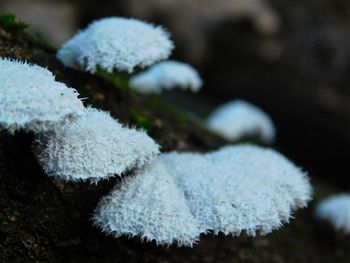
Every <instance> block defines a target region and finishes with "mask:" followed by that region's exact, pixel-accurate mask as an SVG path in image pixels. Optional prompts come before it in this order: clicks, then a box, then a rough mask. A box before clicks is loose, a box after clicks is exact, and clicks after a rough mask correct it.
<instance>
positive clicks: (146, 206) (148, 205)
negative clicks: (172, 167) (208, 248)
mask: <svg viewBox="0 0 350 263" xmlns="http://www.w3.org/2000/svg"><path fill="white" fill-rule="evenodd" d="M183 195H184V194H183V192H182V191H181V189H179V188H178V187H177V185H176V183H175V182H174V178H173V177H172V175H171V174H170V173H169V167H167V166H166V165H165V164H164V163H163V162H161V161H156V162H155V163H154V164H153V165H152V167H151V168H148V169H145V170H144V171H143V172H142V174H140V175H137V176H136V177H128V178H126V179H124V180H123V182H122V184H121V185H119V186H117V187H116V188H115V189H114V190H113V191H112V192H111V194H110V195H108V196H106V197H104V198H103V199H102V201H100V203H99V207H98V211H97V212H96V214H95V216H94V223H95V224H96V225H98V226H100V227H101V228H102V229H103V231H104V232H106V233H108V234H112V235H114V236H115V237H119V236H122V235H127V236H130V237H134V236H139V237H141V239H142V240H146V241H155V242H156V243H157V244H158V245H170V244H172V243H178V244H179V245H185V246H192V244H193V243H194V242H195V241H196V240H197V239H198V238H199V235H200V230H199V228H198V226H197V222H196V221H195V219H194V217H193V216H192V214H191V211H190V209H189V207H188V205H187V203H186V200H185V198H184V197H183Z"/></svg>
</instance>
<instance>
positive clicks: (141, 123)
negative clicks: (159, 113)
mask: <svg viewBox="0 0 350 263" xmlns="http://www.w3.org/2000/svg"><path fill="white" fill-rule="evenodd" d="M129 113H130V116H131V119H132V120H133V121H134V122H135V123H136V125H137V127H138V128H142V129H144V130H146V131H147V132H151V131H152V130H153V129H154V128H155V124H154V121H153V119H152V117H151V116H150V114H149V113H148V112H147V111H140V110H138V109H136V108H129Z"/></svg>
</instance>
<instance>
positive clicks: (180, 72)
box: [130, 60, 203, 94]
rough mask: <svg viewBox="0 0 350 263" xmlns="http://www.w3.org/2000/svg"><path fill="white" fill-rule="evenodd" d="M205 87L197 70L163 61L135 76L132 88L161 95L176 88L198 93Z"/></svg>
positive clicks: (131, 83)
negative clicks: (163, 91) (164, 91)
mask: <svg viewBox="0 0 350 263" xmlns="http://www.w3.org/2000/svg"><path fill="white" fill-rule="evenodd" d="M202 85H203V81H202V79H201V78H200V76H199V74H198V72H197V70H195V69H194V68H193V67H192V66H190V65H189V64H186V63H182V62H178V61H173V60H169V61H163V62H160V63H158V64H156V65H153V66H152V67H151V68H149V69H148V70H146V71H145V72H142V73H139V74H137V75H135V76H133V77H132V78H131V80H130V86H131V87H132V88H134V89H135V90H137V91H138V92H140V93H145V94H147V93H160V92H162V90H171V89H174V88H181V89H189V90H191V91H193V92H197V91H198V90H200V88H201V87H202Z"/></svg>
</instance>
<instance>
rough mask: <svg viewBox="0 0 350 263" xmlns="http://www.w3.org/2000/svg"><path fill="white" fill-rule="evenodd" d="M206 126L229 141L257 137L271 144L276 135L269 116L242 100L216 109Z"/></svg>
mask: <svg viewBox="0 0 350 263" xmlns="http://www.w3.org/2000/svg"><path fill="white" fill-rule="evenodd" d="M207 126H208V128H209V129H210V130H212V131H213V132H215V133H217V134H219V135H221V136H223V137H224V138H226V139H228V140H230V141H237V140H239V139H241V138H244V137H248V136H258V137H259V138H260V139H261V140H262V141H263V142H265V143H271V142H273V141H274V139H275V135H276V129H275V126H274V124H273V122H272V120H271V118H270V116H269V115H268V114H267V113H265V112H264V111H262V110H261V109H260V108H258V107H256V106H254V105H252V104H250V103H248V102H246V101H243V100H235V101H232V102H228V103H226V104H224V105H222V106H220V107H218V108H217V109H216V110H214V112H213V113H211V115H210V116H209V118H208V120H207Z"/></svg>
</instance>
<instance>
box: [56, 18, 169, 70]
mask: <svg viewBox="0 0 350 263" xmlns="http://www.w3.org/2000/svg"><path fill="white" fill-rule="evenodd" d="M172 49H173V43H172V41H171V40H170V38H169V34H168V32H167V31H165V30H164V29H163V28H162V27H160V26H157V27H156V26H153V25H152V24H148V23H145V22H142V21H139V20H136V19H132V18H122V17H110V18H104V19H101V20H98V21H95V22H93V23H91V24H90V25H89V26H88V27H87V28H86V29H85V30H83V31H80V32H79V33H78V34H76V35H75V36H74V37H73V38H71V39H70V40H68V42H67V43H65V44H64V45H63V46H62V48H61V49H60V50H59V51H58V53H57V57H58V58H59V59H60V60H61V61H62V63H63V64H65V65H66V66H69V67H74V66H79V67H82V68H84V69H85V70H87V71H90V72H95V71H96V70H97V68H98V67H100V68H102V69H104V70H106V71H108V72H113V71H114V70H117V71H126V72H128V73H131V72H133V70H134V69H135V68H137V67H139V68H144V67H147V66H150V65H152V64H154V63H155V62H158V61H160V60H162V59H167V58H168V57H169V56H170V54H171V51H172Z"/></svg>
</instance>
